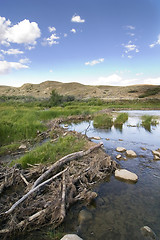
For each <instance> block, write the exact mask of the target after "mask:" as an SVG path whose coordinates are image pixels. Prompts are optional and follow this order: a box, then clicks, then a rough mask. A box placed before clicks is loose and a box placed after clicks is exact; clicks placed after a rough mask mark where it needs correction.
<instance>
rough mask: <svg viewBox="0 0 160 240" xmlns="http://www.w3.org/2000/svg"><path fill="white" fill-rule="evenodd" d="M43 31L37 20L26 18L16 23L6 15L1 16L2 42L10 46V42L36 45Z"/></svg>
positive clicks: (0, 40)
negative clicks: (32, 20)
mask: <svg viewBox="0 0 160 240" xmlns="http://www.w3.org/2000/svg"><path fill="white" fill-rule="evenodd" d="M40 36H41V31H40V29H39V27H38V24H37V23H36V22H30V21H29V20H27V19H25V20H23V21H21V22H19V23H17V24H15V25H12V24H11V21H10V20H6V18H5V17H0V44H2V45H5V46H9V45H10V43H17V44H26V45H35V44H36V39H37V38H39V37H40Z"/></svg>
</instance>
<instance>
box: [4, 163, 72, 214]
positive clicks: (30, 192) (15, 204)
mask: <svg viewBox="0 0 160 240" xmlns="http://www.w3.org/2000/svg"><path fill="white" fill-rule="evenodd" d="M67 170H68V168H66V169H64V170H63V171H61V172H59V173H57V174H56V175H54V176H53V177H51V178H49V179H48V180H46V181H44V182H43V183H41V184H39V185H38V186H37V187H35V188H33V189H31V190H30V191H29V192H28V193H26V194H25V195H24V196H23V197H22V198H20V199H19V200H18V201H17V202H16V203H14V204H13V205H12V207H11V208H10V209H9V210H8V211H6V212H5V213H4V214H10V213H12V212H13V210H14V209H15V208H16V207H17V206H18V205H19V204H20V203H22V202H23V201H24V200H25V199H26V198H27V197H28V196H29V195H31V194H32V193H33V192H36V191H37V190H38V189H39V188H41V187H42V186H44V185H46V184H49V183H50V182H51V181H53V180H54V179H55V178H57V177H59V176H60V175H62V174H63V173H64V172H66V171H67ZM2 215H3V213H2Z"/></svg>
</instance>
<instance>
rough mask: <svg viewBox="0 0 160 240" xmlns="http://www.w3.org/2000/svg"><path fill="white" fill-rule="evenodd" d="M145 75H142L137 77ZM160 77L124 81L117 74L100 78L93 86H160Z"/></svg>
mask: <svg viewBox="0 0 160 240" xmlns="http://www.w3.org/2000/svg"><path fill="white" fill-rule="evenodd" d="M140 75H143V73H140V74H139V75H137V76H140ZM159 83H160V77H157V78H143V79H142V78H141V79H140V78H129V79H124V78H122V77H121V76H119V75H117V74H112V75H109V76H106V77H99V78H98V79H97V81H95V82H93V83H92V85H110V86H130V85H138V84H150V85H159Z"/></svg>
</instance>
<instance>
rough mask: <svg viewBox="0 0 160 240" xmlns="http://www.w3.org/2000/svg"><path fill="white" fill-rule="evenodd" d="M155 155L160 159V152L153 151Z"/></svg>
mask: <svg viewBox="0 0 160 240" xmlns="http://www.w3.org/2000/svg"><path fill="white" fill-rule="evenodd" d="M152 153H153V155H155V156H158V157H159V158H160V152H159V151H152Z"/></svg>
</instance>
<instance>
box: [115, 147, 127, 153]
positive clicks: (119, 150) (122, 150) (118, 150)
mask: <svg viewBox="0 0 160 240" xmlns="http://www.w3.org/2000/svg"><path fill="white" fill-rule="evenodd" d="M116 151H117V152H125V151H126V149H125V148H124V147H117V148H116Z"/></svg>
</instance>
